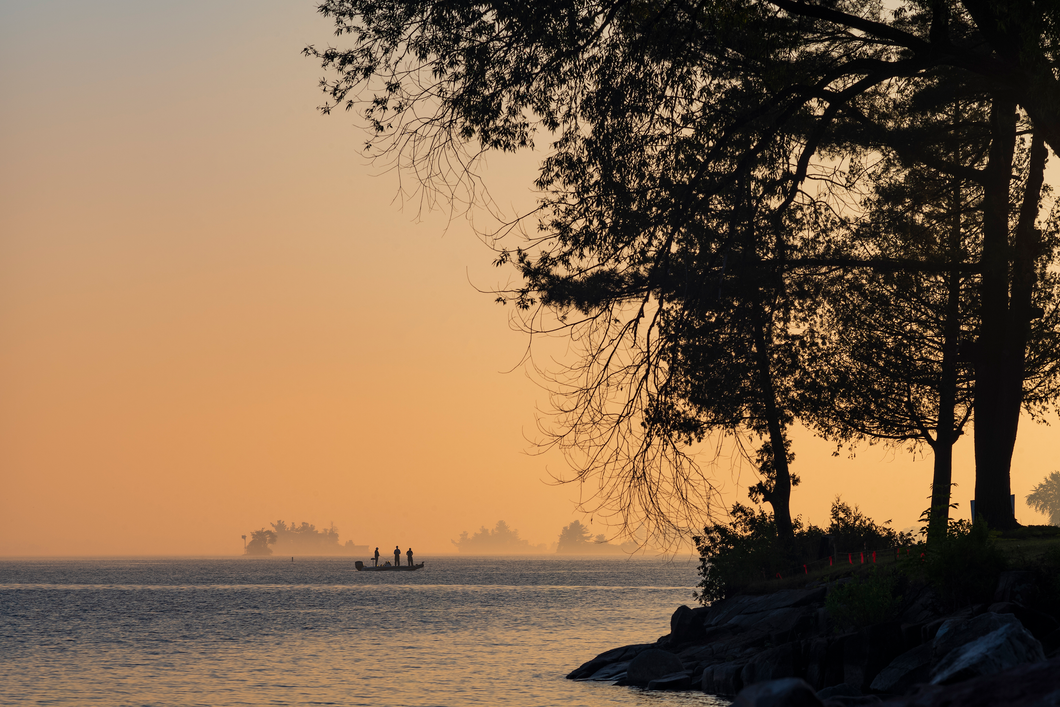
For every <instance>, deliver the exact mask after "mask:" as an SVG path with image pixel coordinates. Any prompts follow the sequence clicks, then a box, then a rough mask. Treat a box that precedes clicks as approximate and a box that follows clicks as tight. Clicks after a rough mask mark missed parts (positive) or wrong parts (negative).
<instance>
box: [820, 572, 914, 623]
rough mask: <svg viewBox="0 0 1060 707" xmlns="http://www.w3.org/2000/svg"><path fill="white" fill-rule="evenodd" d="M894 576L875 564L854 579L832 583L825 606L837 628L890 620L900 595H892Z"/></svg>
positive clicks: (899, 606) (895, 585)
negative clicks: (843, 582) (834, 585)
mask: <svg viewBox="0 0 1060 707" xmlns="http://www.w3.org/2000/svg"><path fill="white" fill-rule="evenodd" d="M897 586H898V582H897V578H896V577H895V575H894V574H892V573H890V572H881V571H879V570H878V569H877V568H876V567H875V566H873V567H872V568H871V569H869V570H868V571H867V572H862V573H861V574H860V575H859V576H857V577H855V578H854V579H852V580H850V581H849V582H846V583H845V584H841V585H839V586H837V587H834V588H833V589H832V591H831V592H829V594H828V598H827V599H826V600H825V604H824V606H825V609H827V610H828V615H829V616H830V617H831V618H832V621H833V622H834V623H835V626H836V628H838V629H856V628H861V627H863V626H871V625H872V624H878V623H882V622H884V621H889V620H891V619H893V618H895V617H897V616H898V611H899V609H900V608H901V604H902V597H900V596H895V590H896V588H897Z"/></svg>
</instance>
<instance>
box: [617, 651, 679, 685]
mask: <svg viewBox="0 0 1060 707" xmlns="http://www.w3.org/2000/svg"><path fill="white" fill-rule="evenodd" d="M684 669H685V666H684V664H683V663H681V659H680V658H678V657H677V656H676V655H674V654H673V653H671V652H670V651H664V650H659V649H658V648H649V649H648V650H646V651H642V652H641V653H638V654H637V657H635V658H634V659H633V660H631V661H630V662H629V667H627V668H626V681H627V682H629V683H631V684H633V685H647V684H648V683H649V682H651V681H652V680H658V679H659V678H663V677H666V676H667V675H672V674H674V673H680V672H681V671H683V670H684Z"/></svg>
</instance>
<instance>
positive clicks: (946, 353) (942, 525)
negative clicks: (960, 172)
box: [928, 178, 963, 542]
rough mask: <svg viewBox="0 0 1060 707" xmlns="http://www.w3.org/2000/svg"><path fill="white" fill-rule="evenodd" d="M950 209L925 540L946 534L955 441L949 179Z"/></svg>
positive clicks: (957, 300) (957, 255) (957, 318)
mask: <svg viewBox="0 0 1060 707" xmlns="http://www.w3.org/2000/svg"><path fill="white" fill-rule="evenodd" d="M951 208H952V209H953V214H952V221H951V225H950V234H949V243H948V244H947V251H948V253H949V260H950V263H951V264H952V265H953V270H951V271H950V272H949V274H948V275H947V278H946V280H947V283H946V284H947V293H946V310H945V313H944V315H943V316H944V317H945V319H944V321H943V325H942V332H943V333H942V371H941V375H940V380H939V409H938V417H937V419H936V423H935V424H936V429H935V440H934V442H933V443H932V445H931V446H932V452H933V453H934V469H933V473H932V477H931V509H930V511H929V515H928V542H936V541H938V540H941V539H943V538H945V537H946V530H947V529H948V527H949V519H950V489H951V488H952V484H953V445H954V444H955V443H956V442H957V430H956V425H955V424H954V421H953V418H954V412H955V408H956V406H957V344H958V339H959V337H960V333H961V273H960V270H959V269H958V267H957V266H958V265H960V262H961V241H962V240H963V231H962V228H961V183H960V180H959V179H957V178H954V181H953V203H952V205H951Z"/></svg>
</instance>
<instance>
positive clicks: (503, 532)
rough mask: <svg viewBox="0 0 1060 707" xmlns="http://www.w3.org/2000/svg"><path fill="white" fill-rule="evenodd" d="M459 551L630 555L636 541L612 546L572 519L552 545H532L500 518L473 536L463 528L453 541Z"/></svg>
mask: <svg viewBox="0 0 1060 707" xmlns="http://www.w3.org/2000/svg"><path fill="white" fill-rule="evenodd" d="M451 542H452V543H453V545H455V546H456V548H457V550H458V551H460V552H461V553H464V554H468V555H522V554H531V553H536V554H541V553H546V552H555V553H557V554H560V555H616V554H622V553H625V554H632V553H633V552H635V551H636V550H637V544H636V543H633V542H626V543H623V544H621V545H612V544H610V543H609V542H608V541H607V538H606V537H605V536H604V535H603V534H598V535H596V536H595V537H593V535H592V534H591V533H590V532H589V528H588V527H587V526H585V525H583V524H582V523H581V521H577V520H576V521H573V522H572V523H570V524H569V525H567V526H565V527H564V528H563V530H562V531H560V534H559V539H558V540H557V541H556V542H555V543H553V544H552V546H551V547H549V546H546V545H545V544H544V543H542V544H540V545H531V544H530V541H529V540H525V539H523V538H521V537H519V531H518V530H516V529H514V528H512V527H511V526H509V525H508V524H507V523H506V522H504V521H503V520H499V521H497V525H496V526H495V527H494V528H493V529H492V530H490V529H489V528H487V527H486V526H482V527H481V528H479V530H478V532H476V533H475V534H474V535H470V534H468V532H467V531H466V530H465V531H464V532H463V533H461V534H460V539H459V540H452V541H451Z"/></svg>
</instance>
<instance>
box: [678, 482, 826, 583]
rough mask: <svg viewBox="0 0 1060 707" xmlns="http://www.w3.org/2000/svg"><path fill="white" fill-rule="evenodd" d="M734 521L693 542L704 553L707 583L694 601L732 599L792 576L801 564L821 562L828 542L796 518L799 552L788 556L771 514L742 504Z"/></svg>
mask: <svg viewBox="0 0 1060 707" xmlns="http://www.w3.org/2000/svg"><path fill="white" fill-rule="evenodd" d="M731 516H732V520H730V521H729V523H714V524H713V525H708V526H707V527H706V528H704V529H703V535H701V536H697V537H695V538H693V539H694V540H695V542H696V548H697V549H698V550H699V557H700V560H699V575H700V577H701V578H702V579H701V580H700V582H699V585H698V588H699V589H698V591H697V592H696V593H695V597H696V599H698V600H699V601H701V602H703V603H704V604H708V603H710V602H712V601H715V600H717V599H722V598H724V597H727V596H732V595H733V594H735V593H736V592H738V591H739V590H740V589H743V588H744V587H747V586H748V585H750V584H754V583H756V582H761V581H764V580H769V579H773V578H775V577H776V576H777V575H778V574H780V575H781V576H786V575H788V574H789V573H791V572H792V570H793V568H794V567H796V566H798V565H799V564H800V563H801V562H803V561H804V560H802V559H801V558H803V557H813V558H816V552H817V548H818V547H819V545H820V541H821V538H822V537H824V533H823V531H822V530H821V529H820V528H818V527H816V526H814V525H811V526H809V527H804V526H803V524H802V520H801V519H800V518H795V519H794V520H793V521H792V525H793V526H794V528H795V547H794V548H792V549H791V551H790V552H784V551H781V550H780V549H779V548H778V547H777V529H776V525H775V524H774V523H773V515H772V514H771V513H768V512H766V511H765V510H763V509H762V508H759V509H758V510H757V511H754V510H752V509H750V508H748V507H747V506H744V505H742V504H739V503H737V504H736V505H734V506H733V508H732V513H731ZM800 571H801V570H800Z"/></svg>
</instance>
